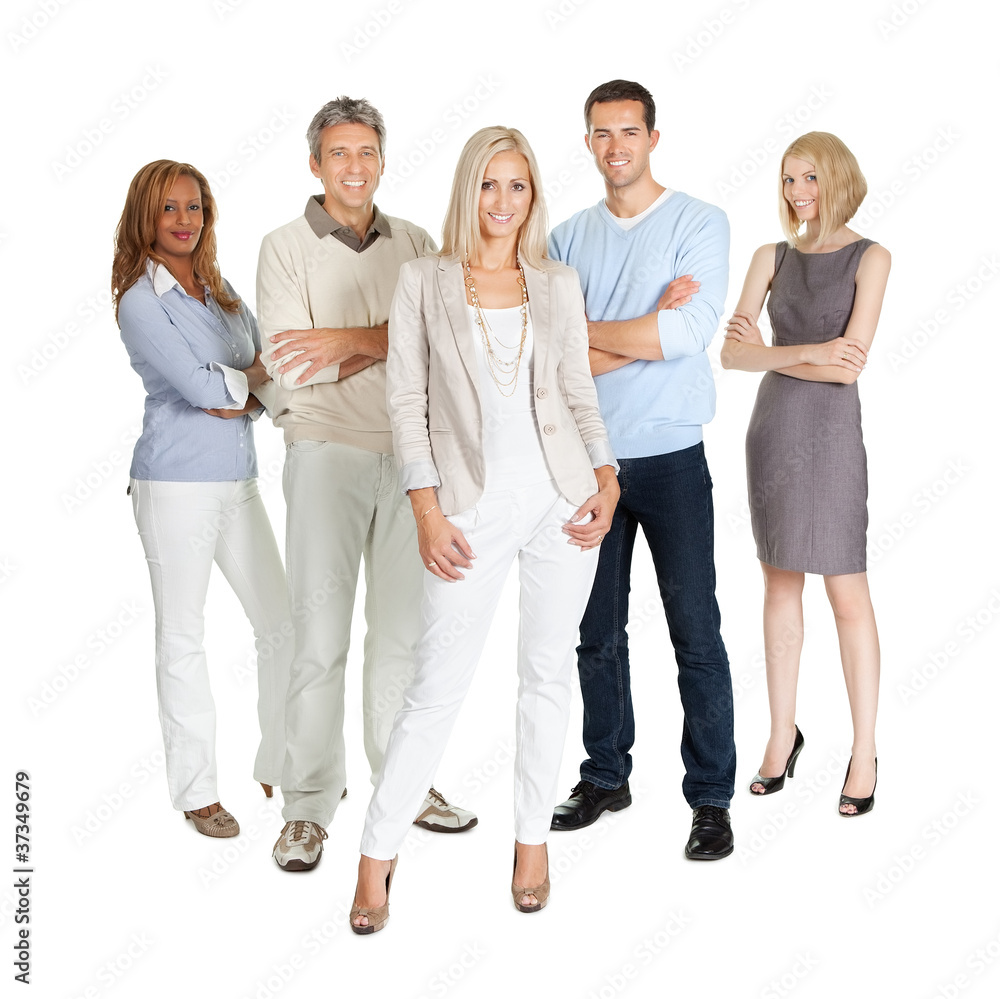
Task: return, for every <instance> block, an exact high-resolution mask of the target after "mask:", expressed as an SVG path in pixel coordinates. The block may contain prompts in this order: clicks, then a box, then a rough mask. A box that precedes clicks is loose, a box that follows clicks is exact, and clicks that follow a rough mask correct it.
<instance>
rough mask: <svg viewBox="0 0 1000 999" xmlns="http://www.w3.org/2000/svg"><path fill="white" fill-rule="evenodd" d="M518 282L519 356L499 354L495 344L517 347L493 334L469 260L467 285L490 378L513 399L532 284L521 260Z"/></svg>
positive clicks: (506, 348)
mask: <svg viewBox="0 0 1000 999" xmlns="http://www.w3.org/2000/svg"><path fill="white" fill-rule="evenodd" d="M517 271H518V278H517V283H518V284H519V285H520V286H521V343H520V344H519V345H518V348H517V357H515V358H510V359H508V358H503V357H501V356H500V355H499V354H497V352H496V350H494V348H493V344H494V343H495V344H496V345H497V346H498V347H502V348H503V349H504V350H513V349H514V346H513V344H511V345H510V346H508V345H507V344H505V343H502V342H501V341H500V339H499V338H498V337H497V336H496V334H495V333H493V329H492V327H491V326H490V324H489V320H488V319H487V318H486V316H485V315H484V314H483V309H482V306H481V305H480V304H479V295H478V293H477V292H476V282H475V281H474V280H473V277H472V266H471V264H470V263H469V261H468V260H466V261H465V286H466V287H467V288H468V289H469V298H470V299H472V307H473V308H474V309H475V310H476V325H477V326H478V327H479V335H480V337H481V338H482V341H483V349H484V350H485V351H486V366H487V367H488V368H489V371H490V377H491V378H492V379H493V383H494V384H495V385H496V387H497V391H499V393H500V394H501V395H502V396H504V397H505V398H507V399H509V398H510V397H511V396H512V395H513V394H514V392H515V390H516V389H517V376H518V374H519V373H520V370H521V356H522V355H523V354H524V342H525V340H527V338H528V286H527V285H526V284H525V283H524V268H522V267H521V264H520V261H519V262H518V265H517Z"/></svg>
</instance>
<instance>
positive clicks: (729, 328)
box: [725, 311, 767, 347]
mask: <svg viewBox="0 0 1000 999" xmlns="http://www.w3.org/2000/svg"><path fill="white" fill-rule="evenodd" d="M725 338H726V339H727V340H739V342H740V343H753V344H757V346H759V347H766V346H767V345H766V344H765V343H764V338H763V337H762V336H761V334H760V329H759V327H758V326H757V320H756V319H754V317H753V315H752V314H751V313H749V312H740V311H737V312H734V313H733V315H732V318H731V319H730V320H729V322H728V323H727V325H726V337H725Z"/></svg>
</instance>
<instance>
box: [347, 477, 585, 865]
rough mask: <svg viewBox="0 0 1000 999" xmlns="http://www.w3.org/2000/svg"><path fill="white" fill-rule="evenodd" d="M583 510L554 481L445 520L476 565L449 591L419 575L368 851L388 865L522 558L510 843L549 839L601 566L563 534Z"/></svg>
mask: <svg viewBox="0 0 1000 999" xmlns="http://www.w3.org/2000/svg"><path fill="white" fill-rule="evenodd" d="M576 509H577V507H576V505H575V504H573V503H570V502H569V500H567V499H565V498H563V497H562V496H561V495H560V494H559V493H558V492H557V491H556V489H555V486H554V484H553V483H543V484H541V485H534V486H530V487H527V488H523V489H496V490H493V491H491V492H489V493H485V494H484V495H483V497H482V499H481V500H480V502H479V503H478V504H477V505H476V506H475V508H473V509H472V510H467V511H465V512H463V513H460V514H458V515H457V516H454V517H450V518H449V519H450V520H451V522H452V523H453V524H454V525H455V526H456V527H458V528H459V530H461V531H462V533H463V534H464V535H465V538H466V540H467V541H468V542H469V544H470V545H471V546H472V550H473V552H475V554H476V556H477V557H476V559H475V561H474V563H473V566H474V567H473V568H472V569H470V570H463V571H465V579H464V580H461V581H459V582H454V583H449V582H446V581H445V580H443V579H441V578H439V577H438V576H434V575H432V574H431V573H429V572H427V571H426V570H425V571H424V599H423V606H422V610H421V629H422V631H421V637H420V640H419V642H418V643H417V650H416V656H415V659H416V672H415V675H414V679H413V683H412V685H411V686H410V687H409V688H408V689H407V691H406V697H405V699H404V702H403V707H402V709H401V710H400V712H399V714H397V715H396V720H395V723H394V724H393V727H392V734H391V735H390V736H389V744H388V746H387V747H386V751H385V760H384V763H383V766H382V772H381V773H380V774H379V779H378V782H377V784H376V785H375V793H374V795H373V796H372V801H371V805H370V806H369V808H368V816H367V819H366V821H365V831H364V835H363V837H362V840H361V852H362V853H363V854H364V855H365V856H367V857H373V858H375V859H376V860H390V859H391V858H392V857H394V856H395V855H396V853H397V852H398V851H399V847H400V846H401V844H402V842H403V839H404V838H405V836H406V832H407V830H408V829H409V827H410V823H411V822H412V821H413V816H414V814H416V811H417V806H418V805H419V803H420V800H421V798H422V797H423V795H424V793H425V792H426V789H427V787H428V786H429V785H430V783H431V781H432V779H433V776H434V773H435V771H436V770H437V767H438V764H439V762H440V760H441V757H442V755H443V754H444V749H445V745H446V743H447V741H448V737H449V735H450V734H451V730H452V728H453V726H454V723H455V719H456V717H457V715H458V711H459V708H460V707H461V706H462V701H463V700H464V699H465V695H466V692H467V691H468V689H469V685H470V683H471V682H472V677H473V674H474V673H475V670H476V665H477V664H478V662H479V658H480V656H481V654H482V651H483V647H484V646H485V644H486V637H487V633H488V632H489V629H490V624H491V623H492V621H493V615H494V613H495V612H496V607H497V603H498V602H499V600H500V596H501V593H502V591H503V586H504V581H505V580H506V578H507V574H508V570H509V569H510V566H511V563H512V562H513V561H514V559H515V558H517V560H518V575H519V578H520V584H521V598H520V627H519V634H518V652H517V671H518V678H519V680H520V683H519V685H518V692H517V724H516V740H517V754H516V757H515V761H514V836H515V839H517V840H518V842H521V843H530V844H539V843H544V842H545V840H546V839H547V837H548V831H549V826H550V824H551V822H552V809H553V807H554V806H555V804H556V797H557V793H558V787H557V784H558V777H559V764H560V761H561V759H562V751H563V746H564V744H565V741H566V726H567V722H568V719H569V709H570V694H571V689H572V687H571V680H572V675H573V667H574V664H575V662H576V653H575V650H576V645H577V642H578V640H579V624H580V618H581V617H582V616H583V612H584V609H585V608H586V606H587V600H588V598H589V596H590V588H591V585H592V584H593V581H594V573H595V572H596V570H597V556H598V550H599V549H597V548H593V549H591V550H590V551H586V552H581V551H580V549H579V548H578V547H577V546H575V545H570V544H568V543H567V542H568V537H567V535H566V534H564V533H563V531H562V527H563V525H564V524H565V523H566V522H567V521H568V520H569V518H570V517H571V516H572V515H573V514H574V513H575V511H576Z"/></svg>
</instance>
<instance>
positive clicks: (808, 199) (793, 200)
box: [781, 156, 819, 222]
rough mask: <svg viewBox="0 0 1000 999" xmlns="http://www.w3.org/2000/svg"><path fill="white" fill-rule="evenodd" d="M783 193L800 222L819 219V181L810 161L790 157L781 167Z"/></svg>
mask: <svg viewBox="0 0 1000 999" xmlns="http://www.w3.org/2000/svg"><path fill="white" fill-rule="evenodd" d="M781 193H782V194H783V195H784V198H785V201H787V202H788V204H789V205H791V207H792V210H793V211H794V212H795V217H796V218H797V219H798V220H799V221H800V222H810V221H815V220H817V219H819V181H818V180H817V179H816V167H815V165H814V164H812V163H810V162H809V161H808V160H800V159H799V158H798V157H797V156H789V157H787V158H786V159H785V162H784V163H783V164H782V166H781Z"/></svg>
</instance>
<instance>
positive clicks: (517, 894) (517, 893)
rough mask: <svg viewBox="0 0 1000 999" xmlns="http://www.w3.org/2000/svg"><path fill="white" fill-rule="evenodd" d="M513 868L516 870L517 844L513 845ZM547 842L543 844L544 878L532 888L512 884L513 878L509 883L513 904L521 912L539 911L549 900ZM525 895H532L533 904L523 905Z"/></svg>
mask: <svg viewBox="0 0 1000 999" xmlns="http://www.w3.org/2000/svg"><path fill="white" fill-rule="evenodd" d="M514 870H515V871H516V870H517V845H516V844H515V845H514ZM549 887H550V886H549V844H548V843H546V844H545V880H544V881H543V882H542V883H541V884H540V885H535V887H534V888H522V887H521V886H520V885H516V884H514V881H513V878H512V879H511V883H510V893H511V895H513V896H514V905H516V906H517V908H518V909H519V910H520V911H521V912H540V911H541V910H542V909H544V908H545V906H546V903H547V902H548V900H549ZM525 895H534V896H535V898H536V900H537V901H536V902H535V904H534V905H525V903H524V901H523V899H524V896H525Z"/></svg>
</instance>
